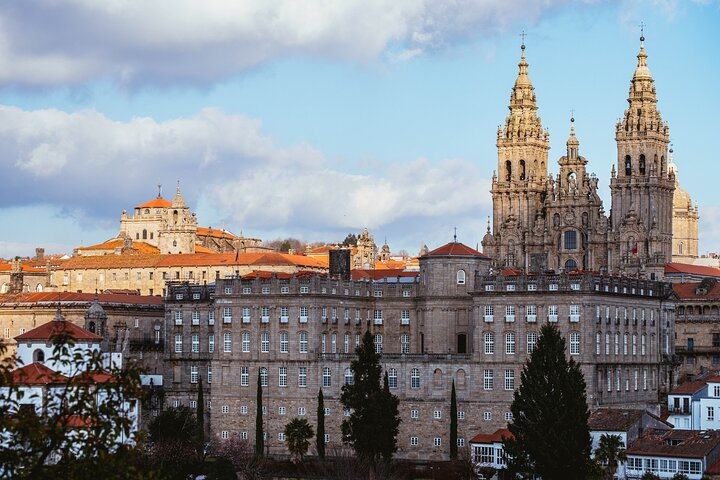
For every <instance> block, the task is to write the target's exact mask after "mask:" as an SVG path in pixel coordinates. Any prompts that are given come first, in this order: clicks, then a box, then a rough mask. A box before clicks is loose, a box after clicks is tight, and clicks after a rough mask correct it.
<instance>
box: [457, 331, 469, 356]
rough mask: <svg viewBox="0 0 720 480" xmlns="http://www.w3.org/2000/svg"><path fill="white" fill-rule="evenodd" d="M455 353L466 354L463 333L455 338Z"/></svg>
mask: <svg viewBox="0 0 720 480" xmlns="http://www.w3.org/2000/svg"><path fill="white" fill-rule="evenodd" d="M457 353H467V335H465V334H464V333H459V334H458V336H457Z"/></svg>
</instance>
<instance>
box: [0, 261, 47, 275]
mask: <svg viewBox="0 0 720 480" xmlns="http://www.w3.org/2000/svg"><path fill="white" fill-rule="evenodd" d="M20 267H21V268H22V271H23V272H25V273H45V269H44V268H35V267H32V266H30V265H25V263H24V262H23V264H22V265H21V266H20ZM11 271H12V264H11V263H0V272H11Z"/></svg>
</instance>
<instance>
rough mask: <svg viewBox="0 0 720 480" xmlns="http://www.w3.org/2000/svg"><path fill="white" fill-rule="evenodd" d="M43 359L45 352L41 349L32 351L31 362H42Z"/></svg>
mask: <svg viewBox="0 0 720 480" xmlns="http://www.w3.org/2000/svg"><path fill="white" fill-rule="evenodd" d="M44 361H45V352H43V351H42V349H39V348H38V349H37V350H35V351H34V352H33V362H38V363H43V362H44Z"/></svg>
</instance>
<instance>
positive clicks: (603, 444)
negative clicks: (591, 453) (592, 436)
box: [595, 434, 627, 479]
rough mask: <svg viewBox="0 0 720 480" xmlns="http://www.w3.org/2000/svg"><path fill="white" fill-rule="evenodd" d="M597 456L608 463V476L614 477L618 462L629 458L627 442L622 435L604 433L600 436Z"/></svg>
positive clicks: (599, 459)
mask: <svg viewBox="0 0 720 480" xmlns="http://www.w3.org/2000/svg"><path fill="white" fill-rule="evenodd" d="M595 458H596V459H597V460H598V461H600V462H602V463H603V464H605V463H607V467H606V468H605V472H606V478H609V479H612V478H613V476H614V475H615V472H616V471H617V467H618V462H624V461H626V460H627V455H626V454H625V444H624V443H623V441H622V438H620V435H608V434H603V436H602V437H600V442H599V443H598V448H596V449H595Z"/></svg>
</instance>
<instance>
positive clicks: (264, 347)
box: [248, 332, 270, 353]
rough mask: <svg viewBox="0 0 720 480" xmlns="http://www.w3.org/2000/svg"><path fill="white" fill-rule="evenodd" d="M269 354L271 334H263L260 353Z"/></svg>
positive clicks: (261, 334) (261, 335)
mask: <svg viewBox="0 0 720 480" xmlns="http://www.w3.org/2000/svg"><path fill="white" fill-rule="evenodd" d="M248 340H249V339H248ZM269 352H270V332H261V333H260V353H269Z"/></svg>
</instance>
